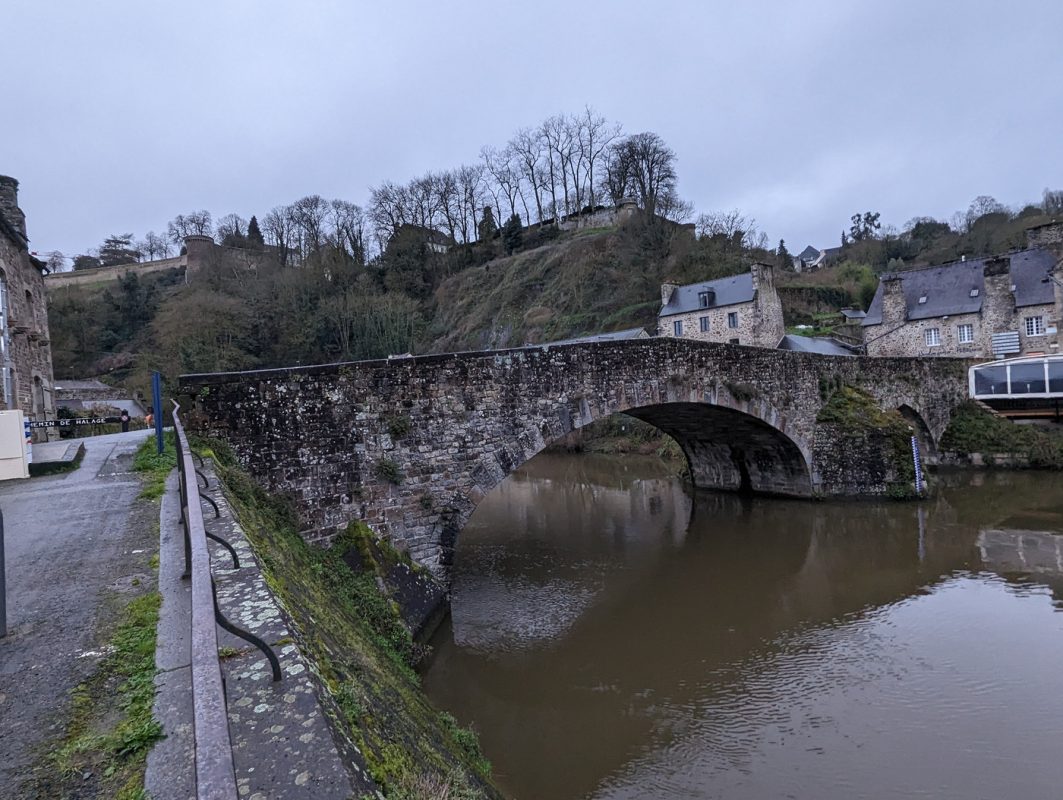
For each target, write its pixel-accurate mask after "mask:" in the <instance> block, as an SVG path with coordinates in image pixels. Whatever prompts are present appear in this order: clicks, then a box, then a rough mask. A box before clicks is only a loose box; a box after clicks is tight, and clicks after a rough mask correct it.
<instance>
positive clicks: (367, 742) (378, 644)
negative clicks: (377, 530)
mask: <svg viewBox="0 0 1063 800" xmlns="http://www.w3.org/2000/svg"><path fill="white" fill-rule="evenodd" d="M209 446H210V449H211V450H212V451H213V453H214V454H215V457H216V459H217V462H216V463H217V465H218V466H217V469H218V474H219V477H220V478H221V479H222V482H223V485H224V487H225V491H226V494H227V495H228V497H229V499H230V502H231V504H232V506H233V508H234V509H235V510H236V512H237V515H238V516H239V519H240V522H241V525H242V526H243V528H244V530H245V531H246V533H247V536H248V538H249V539H250V540H251V542H252V544H253V546H254V549H255V552H256V554H257V556H258V557H259V559H260V560H261V562H262V566H263V569H264V572H265V575H266V579H267V581H268V582H269V585H270V586H271V588H272V589H273V591H274V593H275V594H276V595H277V596H278V598H279V599H280V601H281V602H282V604H283V605H284V607H285V609H286V610H287V612H288V614H289V616H290V617H291V619H292V623H293V633H295V635H296V638H297V640H298V641H299V644H300V647H301V649H302V650H303V652H304V653H305V654H306V655H307V656H308V657H309V658H310V659H311V660H312V661H313V662H314V664H315V665H316V667H317V670H316V672H317V674H318V675H319V676H320V678H321V680H322V682H323V684H324V686H325V687H326V689H327V690H328V692H327V693H328V696H329V697H330V698H331V703H330V704H329V705H330V715H331V716H332V718H333V721H334V722H335V724H337V725H338V726H339V727H340V729H341V730H342V731H343V733H344V734H345V735H346V736H349V737H350V739H351V740H352V741H353V742H354V743H355V744H356V745H357V747H358V749H359V750H360V752H361V753H362V755H363V756H364V758H365V760H366V766H367V768H368V771H369V773H370V775H371V776H372V777H373V779H374V780H375V781H376V782H377V783H378V785H379V786H380V787H381V790H382V791H383V792H384V793H385V795H386V796H387V797H388V798H389V799H391V800H394V799H395V798H398V800H405V799H406V798H414V797H417V798H429V797H440V798H443V797H450V798H452V800H453V798H469V799H470V800H473V799H474V798H489V797H498V796H499V795H498V794H497V791H496V790H495V789H494V788H493V786H492V785H491V784H490V782H489V780H488V779H487V775H488V773H489V764H488V763H487V762H486V760H485V759H484V758H483V756H482V755H480V754H479V747H478V745H477V746H476V748H475V749H473V748H472V745H471V742H470V739H469V733H468V732H467V731H464V729H460V728H456V726H451V725H448V724H446V722H445V720H444V719H442V718H441V717H440V715H439V713H438V712H437V711H436V709H434V708H433V707H432V705H431V703H429V701H428V699H427V698H426V697H425V696H424V693H423V692H422V691H421V688H420V680H419V678H418V676H417V674H416V672H415V671H414V669H413V665H414V664H415V663H416V662H417V661H418V659H419V658H420V657H421V656H422V654H423V651H422V650H421V648H420V647H419V646H418V645H416V644H415V643H414V642H413V640H412V638H411V636H410V633H409V631H408V630H407V628H406V627H405V625H404V624H403V623H402V620H401V618H400V616H399V613H398V609H397V608H396V606H395V605H394V604H393V603H392V602H391V601H390V599H388V598H387V597H385V596H384V595H382V594H381V593H380V591H379V590H378V587H377V584H378V574H379V573H380V572H381V571H383V570H384V569H386V567H387V565H388V564H389V563H390V562H391V560H392V559H404V558H406V557H405V556H404V555H403V554H401V553H397V552H396V551H395V550H394V549H393V548H390V547H389V546H388V545H387V544H386V543H382V542H379V541H378V540H376V539H375V537H374V536H373V534H372V532H371V531H370V530H369V529H368V528H367V527H366V526H365V525H363V524H361V523H353V524H351V525H350V526H349V527H348V529H347V530H346V531H345V532H344V533H343V534H341V535H340V536H339V537H338V538H337V539H336V540H335V541H334V542H333V543H332V546H331V547H329V548H327V549H325V548H321V547H316V546H312V545H308V544H307V543H306V542H304V541H303V539H302V538H301V537H300V536H299V534H298V530H299V526H298V523H297V520H296V518H295V516H294V514H293V513H292V510H291V507H290V506H289V505H288V504H286V503H285V502H284V501H283V499H281V498H277V497H275V496H271V495H267V494H266V493H265V492H263V491H262V490H260V489H259V488H258V487H256V486H255V485H254V484H253V483H252V481H251V480H250V478H249V477H248V476H247V475H246V473H244V472H243V471H242V470H240V469H239V468H238V467H237V466H236V464H235V461H234V460H233V458H232V454H231V452H229V451H228V448H225V447H224V446H221V445H218V444H216V443H210V445H209ZM351 551H355V552H357V553H358V555H359V557H360V558H361V560H362V563H363V564H364V565H365V569H363V570H361V571H359V572H355V571H353V570H352V569H351V567H350V566H348V563H347V561H346V560H345V559H344V555H345V554H347V553H349V552H351ZM463 731H464V732H463ZM426 787H435V788H431V789H430V788H426ZM437 790H438V791H437Z"/></svg>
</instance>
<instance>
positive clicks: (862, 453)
mask: <svg viewBox="0 0 1063 800" xmlns="http://www.w3.org/2000/svg"><path fill="white" fill-rule="evenodd" d="M966 367H967V363H966V362H964V361H958V360H950V359H940V358H921V359H918V358H917V359H912V358H905V359H892V358H862V357H852V358H846V357H832V356H821V355H816V354H812V353H800V352H794V351H785V350H771V349H762V348H754V347H739V346H736V345H727V344H715V343H707V342H695V341H685V340H681V339H672V338H667V339H643V340H628V341H617V342H595V343H586V344H571V345H558V346H540V347H528V348H520V349H513V350H500V351H488V352H472V353H453V354H447V355H429V356H415V357H406V358H396V359H389V360H380V361H363V362H353V363H343V364H329V365H322V366H310V367H292V368H286V369H274V370H260V371H252V372H237V373H217V374H203V375H186V376H183V377H182V378H181V389H180V391H181V392H182V393H183V394H185V395H193V396H194V397H195V411H194V413H191V414H189V420H188V421H189V426H190V427H191V428H193V429H195V430H197V431H198V432H199V433H202V434H205V435H209V436H217V437H220V438H222V439H224V440H226V441H228V442H229V443H230V445H231V446H232V447H233V449H234V451H235V452H236V454H237V456H238V457H239V458H240V460H241V461H242V462H243V463H244V464H245V465H246V467H247V468H248V469H249V470H250V472H251V473H252V475H254V476H255V477H256V479H257V480H259V481H260V482H261V483H262V485H263V486H264V487H265V488H266V489H268V490H269V491H271V492H278V493H286V494H288V495H290V496H292V497H293V498H294V500H295V501H296V504H297V506H298V508H299V510H300V512H301V514H302V519H303V521H304V524H305V530H304V531H303V534H304V536H305V537H306V538H307V539H309V540H312V541H319V542H324V541H327V540H328V539H330V538H331V537H332V536H333V535H334V534H335V533H337V532H338V531H339V530H341V529H342V528H343V527H345V526H346V525H347V523H349V522H350V521H351V520H354V519H361V520H364V521H366V522H367V523H369V524H370V525H371V526H372V527H373V528H374V530H376V531H377V532H378V533H379V534H381V535H384V536H388V537H390V538H391V540H392V541H393V542H394V543H395V544H396V545H397V546H399V547H403V548H406V549H408V550H409V551H410V553H411V555H412V556H413V557H414V558H415V559H417V560H418V561H420V562H421V563H423V564H425V565H427V566H430V567H437V566H439V565H441V564H446V563H448V562H449V557H450V555H451V553H452V550H453V545H454V542H455V539H456V537H457V534H458V532H459V531H460V530H461V528H462V527H463V525H464V524H465V522H466V521H467V520H468V518H469V516H470V515H471V514H472V512H473V510H474V509H475V507H476V505H477V503H478V502H479V501H480V499H481V498H482V497H483V496H484V495H485V494H486V493H487V492H489V491H490V490H491V489H492V488H493V487H494V486H496V485H497V484H498V483H499V482H500V481H502V480H503V479H504V478H505V477H506V476H507V475H508V474H509V473H510V472H512V471H513V470H514V469H516V468H517V467H518V466H520V465H521V464H522V463H524V462H525V461H527V460H528V459H529V458H531V457H532V456H534V455H535V454H537V453H539V452H540V451H541V450H543V449H544V448H545V447H546V446H547V445H549V444H550V443H551V442H554V441H556V440H557V439H559V438H561V437H563V436H564V435H566V434H568V433H570V432H571V431H573V430H575V429H576V428H579V427H582V426H584V425H587V424H588V423H591V422H593V421H595V420H598V419H602V418H604V417H607V416H609V415H611V414H615V413H617V412H625V413H627V414H630V415H631V416H634V417H637V418H639V419H642V420H645V421H646V422H649V423H651V424H653V425H656V426H657V427H658V428H660V429H661V430H663V431H664V432H665V433H667V434H669V435H670V436H672V437H673V438H674V439H675V440H676V441H677V442H678V443H679V445H680V446H681V447H682V449H683V452H684V453H685V454H686V457H687V460H688V462H689V469H690V476H691V479H692V481H693V483H694V484H695V485H696V486H698V487H699V488H713V489H731V490H740V489H745V490H749V491H752V492H757V493H765V494H776V495H787V496H798V497H828V496H845V495H875V494H882V493H884V492H886V491H887V489H888V488H889V486H890V485H891V483H892V482H895V481H896V480H897V478H898V475H901V474H903V468H902V466H901V465H899V464H898V463H897V461H898V455H897V452H898V448H897V447H896V441H894V442H893V443H892V444H891V443H890V442H887V441H885V437H878V438H876V436H875V435H873V433H872V434H870V435H869V434H867V433H866V432H865V434H864V435H862V436H859V437H856V438H854V437H853V436H852V432H851V431H845V430H841V429H840V427H841V426H840V425H839V424H838V423H830V422H823V421H819V420H818V419H817V418H818V417H819V416H820V411H821V409H822V408H823V406H824V403H825V401H826V400H827V399H828V398H829V396H830V394H831V393H832V392H833V391H834V390H835V389H836V388H837V387H839V386H842V385H848V386H852V387H856V388H862V389H864V390H865V391H866V392H868V393H869V394H870V395H871V396H872V397H873V398H874V400H875V401H876V402H877V403H878V404H879V406H880V407H881V408H882V409H885V410H900V411H901V412H902V414H903V415H904V417H905V418H906V419H907V420H909V421H910V422H911V424H912V427H913V432H915V433H916V434H917V435H918V436H919V437H920V439H921V440H922V441H923V443H924V449H926V450H929V451H930V452H933V450H934V447H935V445H936V443H937V440H938V438H939V437H940V436H941V434H942V433H943V432H944V430H945V428H946V426H947V425H948V422H949V418H950V413H951V411H952V409H953V408H955V406H956V405H958V404H959V403H960V402H962V401H963V400H964V399H965V398H966V396H967V384H966Z"/></svg>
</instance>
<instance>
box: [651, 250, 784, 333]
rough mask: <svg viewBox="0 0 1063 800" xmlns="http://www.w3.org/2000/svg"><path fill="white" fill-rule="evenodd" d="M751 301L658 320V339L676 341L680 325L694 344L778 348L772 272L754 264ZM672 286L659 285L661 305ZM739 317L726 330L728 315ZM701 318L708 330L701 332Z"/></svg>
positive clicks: (778, 309) (778, 304)
mask: <svg viewBox="0 0 1063 800" xmlns="http://www.w3.org/2000/svg"><path fill="white" fill-rule="evenodd" d="M750 272H751V273H752V278H753V289H754V295H753V299H752V300H751V301H750V302H748V303H734V304H732V305H729V306H712V307H710V308H698V309H695V310H693V311H688V312H687V313H685V314H670V315H669V316H667V317H658V319H657V335H658V336H668V337H673V338H674V337H675V335H676V334H675V323H676V322H677V321H681V322H682V323H683V332H682V334H681V336H682V338H684V339H693V340H694V341H697V342H720V343H722V344H741V345H751V346H754V347H778V346H779V342H781V341H782V337H783V335H784V334H785V333H786V326H785V324H784V322H783V313H782V301H781V300H780V299H779V293H778V291H776V289H775V270H774V269H773V268H772V267H771V266H769V265H767V264H753V265H752V268H751V270H750ZM673 288H675V284H662V286H661V303H662V305H663V304H665V303H667V302H668V297H669V296H670V295H671V289H673ZM732 313H736V314H738V326H737V327H735V328H731V327H728V325H727V318H728V315H729V314H732ZM702 318H708V320H709V329H708V330H707V331H703V330H702V329H701V320H702Z"/></svg>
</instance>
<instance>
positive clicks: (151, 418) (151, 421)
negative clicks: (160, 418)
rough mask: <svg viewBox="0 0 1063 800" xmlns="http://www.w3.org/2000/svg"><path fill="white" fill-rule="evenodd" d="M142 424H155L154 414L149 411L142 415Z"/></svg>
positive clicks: (150, 425) (149, 425)
mask: <svg viewBox="0 0 1063 800" xmlns="http://www.w3.org/2000/svg"><path fill="white" fill-rule="evenodd" d="M144 424H145V425H147V426H148V427H149V428H150V427H152V426H153V425H154V424H155V415H154V414H152V413H151V412H150V411H149V412H148V413H147V414H145V415H144Z"/></svg>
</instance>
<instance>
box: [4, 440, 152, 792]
mask: <svg viewBox="0 0 1063 800" xmlns="http://www.w3.org/2000/svg"><path fill="white" fill-rule="evenodd" d="M146 436H147V434H146V432H145V431H135V432H130V433H116V434H110V435H107V436H97V437H94V438H90V439H85V440H83V441H84V442H85V447H86V452H85V458H84V461H82V463H81V466H80V467H79V468H78V469H77V470H75V471H74V472H71V473H67V474H64V475H50V476H44V477H40V478H31V479H29V480H19V481H8V482H7V483H3V484H0V510H2V511H3V515H4V538H5V549H6V561H7V617H8V635H7V637H5V638H3V639H0V797H2V798H5V799H6V798H18V797H21V796H22V795H20V793H19V786H20V784H21V783H22V781H23V779H24V778H25V777H26V776H27V775H28V771H29V770H30V769H31V767H32V765H33V763H34V761H35V760H36V758H37V757H38V756H39V755H40V753H41V750H42V748H43V747H44V746H45V745H46V744H47V743H48V742H49V740H51V739H53V738H54V737H55V736H56V735H57V734H59V733H60V732H61V731H62V726H63V723H64V722H65V720H66V707H67V700H68V696H69V692H70V690H71V689H72V688H73V687H75V686H76V685H77V684H78V683H79V682H81V681H82V680H84V679H86V678H87V677H88V676H89V675H91V674H92V672H93V669H94V668H95V666H96V664H97V663H98V661H99V658H100V652H99V650H100V648H101V646H102V643H103V642H105V641H106V638H107V635H108V633H109V627H110V624H111V622H112V620H113V617H114V614H115V613H116V611H117V610H118V609H119V608H120V607H121V606H122V605H123V604H124V601H126V600H128V599H129V594H130V591H131V587H132V586H133V581H134V579H137V578H139V583H140V584H141V585H145V584H146V585H149V586H152V585H154V583H155V576H154V573H153V571H152V569H151V567H150V564H149V561H150V558H151V556H152V554H153V553H155V552H156V551H157V549H158V531H157V525H158V519H159V511H158V506H156V505H155V504H153V503H150V502H148V501H144V500H138V499H137V494H138V493H139V491H140V482H139V480H138V479H137V477H136V476H135V475H134V474H132V473H131V472H130V471H129V469H130V466H131V463H132V459H133V452H134V451H135V450H136V448H137V447H138V446H139V445H140V443H141V442H143V441H144V439H145V438H146Z"/></svg>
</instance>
